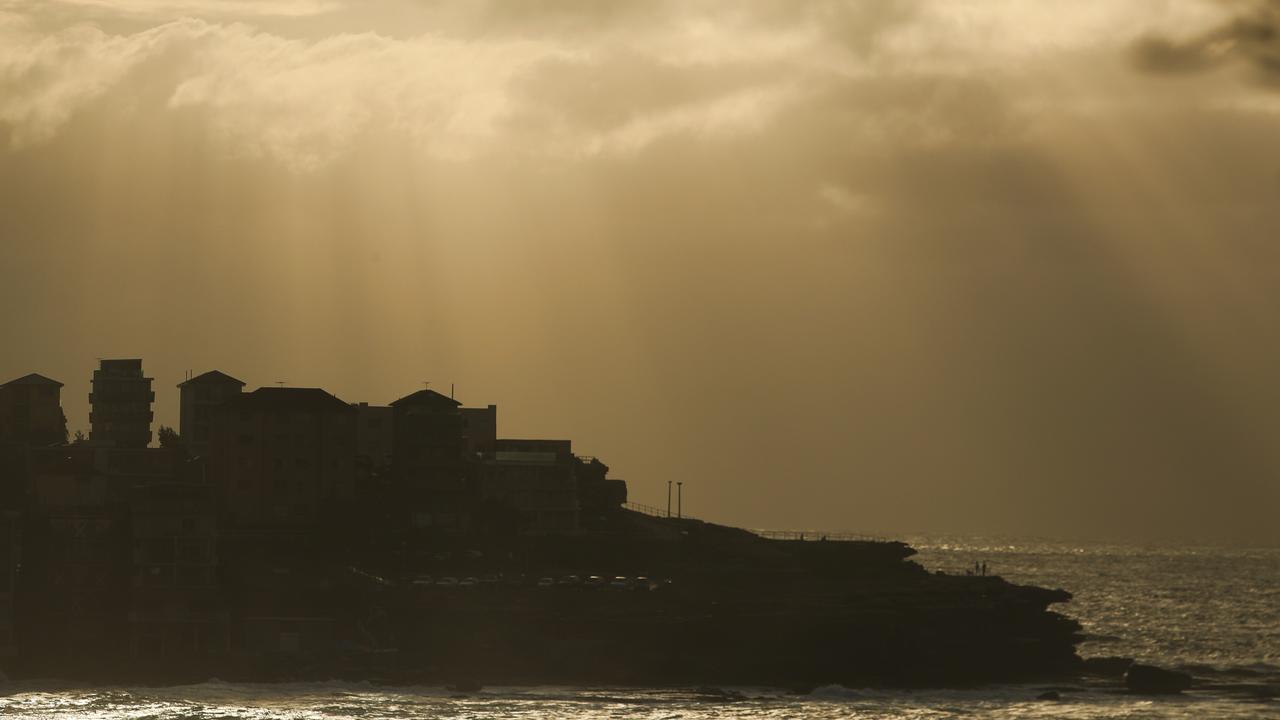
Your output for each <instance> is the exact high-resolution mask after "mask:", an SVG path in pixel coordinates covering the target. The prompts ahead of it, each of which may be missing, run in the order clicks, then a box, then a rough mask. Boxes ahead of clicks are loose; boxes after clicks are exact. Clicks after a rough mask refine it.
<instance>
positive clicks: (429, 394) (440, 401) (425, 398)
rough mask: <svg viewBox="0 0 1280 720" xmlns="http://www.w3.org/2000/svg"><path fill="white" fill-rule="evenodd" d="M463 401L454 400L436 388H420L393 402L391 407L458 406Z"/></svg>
mask: <svg viewBox="0 0 1280 720" xmlns="http://www.w3.org/2000/svg"><path fill="white" fill-rule="evenodd" d="M460 405H462V403H460V402H458V401H457V400H454V399H453V398H451V397H449V396H448V395H442V394H440V393H438V392H436V391H435V390H419V391H418V392H416V393H413V394H411V395H405V396H404V397H402V398H400V399H399V400H396V401H395V402H393V403H391V407H421V406H434V407H440V408H456V407H458V406H460Z"/></svg>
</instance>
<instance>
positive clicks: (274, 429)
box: [208, 387, 356, 532]
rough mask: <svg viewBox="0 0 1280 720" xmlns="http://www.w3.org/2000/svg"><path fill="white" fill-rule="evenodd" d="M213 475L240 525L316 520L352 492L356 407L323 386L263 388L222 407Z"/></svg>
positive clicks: (271, 526)
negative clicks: (331, 393) (325, 389)
mask: <svg viewBox="0 0 1280 720" xmlns="http://www.w3.org/2000/svg"><path fill="white" fill-rule="evenodd" d="M213 418H214V419H213V425H212V430H211V434H210V452H209V458H208V461H209V466H208V469H209V477H210V480H211V481H212V482H213V484H214V485H215V487H217V489H218V491H219V492H220V493H221V495H222V498H223V503H224V505H225V508H226V510H227V512H228V515H229V517H230V519H231V520H232V522H234V523H235V525H236V526H237V527H238V529H240V530H242V531H243V530H249V529H251V528H256V529H258V530H262V531H266V532H274V531H290V530H291V529H302V528H303V527H305V526H313V525H315V524H316V523H318V522H319V521H320V520H321V517H322V514H323V513H324V512H325V511H327V510H329V509H332V508H335V507H338V506H340V504H341V503H343V502H345V501H348V500H350V499H351V498H352V496H353V494H354V491H355V488H354V484H355V483H354V480H355V468H354V464H355V463H354V461H355V420H356V411H355V408H353V407H351V406H350V405H348V404H347V403H345V402H343V401H341V400H339V399H338V398H336V397H334V396H333V395H330V394H329V393H327V392H325V391H324V390H320V389H318V388H265V387H264V388H258V389H257V390H254V391H253V392H251V393H242V394H240V395H237V396H235V397H232V398H231V399H230V400H228V401H227V402H225V403H223V404H222V405H220V406H218V407H217V409H216V410H215V411H214V414H213Z"/></svg>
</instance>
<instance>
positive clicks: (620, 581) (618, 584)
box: [609, 575, 631, 590]
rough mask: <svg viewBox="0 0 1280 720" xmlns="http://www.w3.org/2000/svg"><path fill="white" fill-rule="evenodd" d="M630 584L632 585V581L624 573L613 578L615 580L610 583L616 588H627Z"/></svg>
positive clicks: (610, 585)
mask: <svg viewBox="0 0 1280 720" xmlns="http://www.w3.org/2000/svg"><path fill="white" fill-rule="evenodd" d="M630 586H631V583H630V581H628V580H627V578H626V577H625V576H623V575H619V576H617V577H615V578H614V579H613V582H611V583H609V587H611V588H613V589H615V590H626V589H627V588H628V587H630Z"/></svg>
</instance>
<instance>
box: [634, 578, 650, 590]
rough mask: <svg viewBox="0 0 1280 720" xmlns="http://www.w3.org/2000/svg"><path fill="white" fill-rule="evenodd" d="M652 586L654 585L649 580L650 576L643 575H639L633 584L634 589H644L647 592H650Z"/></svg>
mask: <svg viewBox="0 0 1280 720" xmlns="http://www.w3.org/2000/svg"><path fill="white" fill-rule="evenodd" d="M652 587H653V585H652V583H650V582H649V578H647V577H645V576H643V575H641V576H639V577H637V578H636V579H635V580H633V581H632V584H631V589H632V590H643V591H645V592H648V591H649V590H650V589H651V588H652Z"/></svg>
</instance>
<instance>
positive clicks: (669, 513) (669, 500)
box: [667, 480, 671, 517]
mask: <svg viewBox="0 0 1280 720" xmlns="http://www.w3.org/2000/svg"><path fill="white" fill-rule="evenodd" d="M667 517H671V481H670V480H668V481H667Z"/></svg>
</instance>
